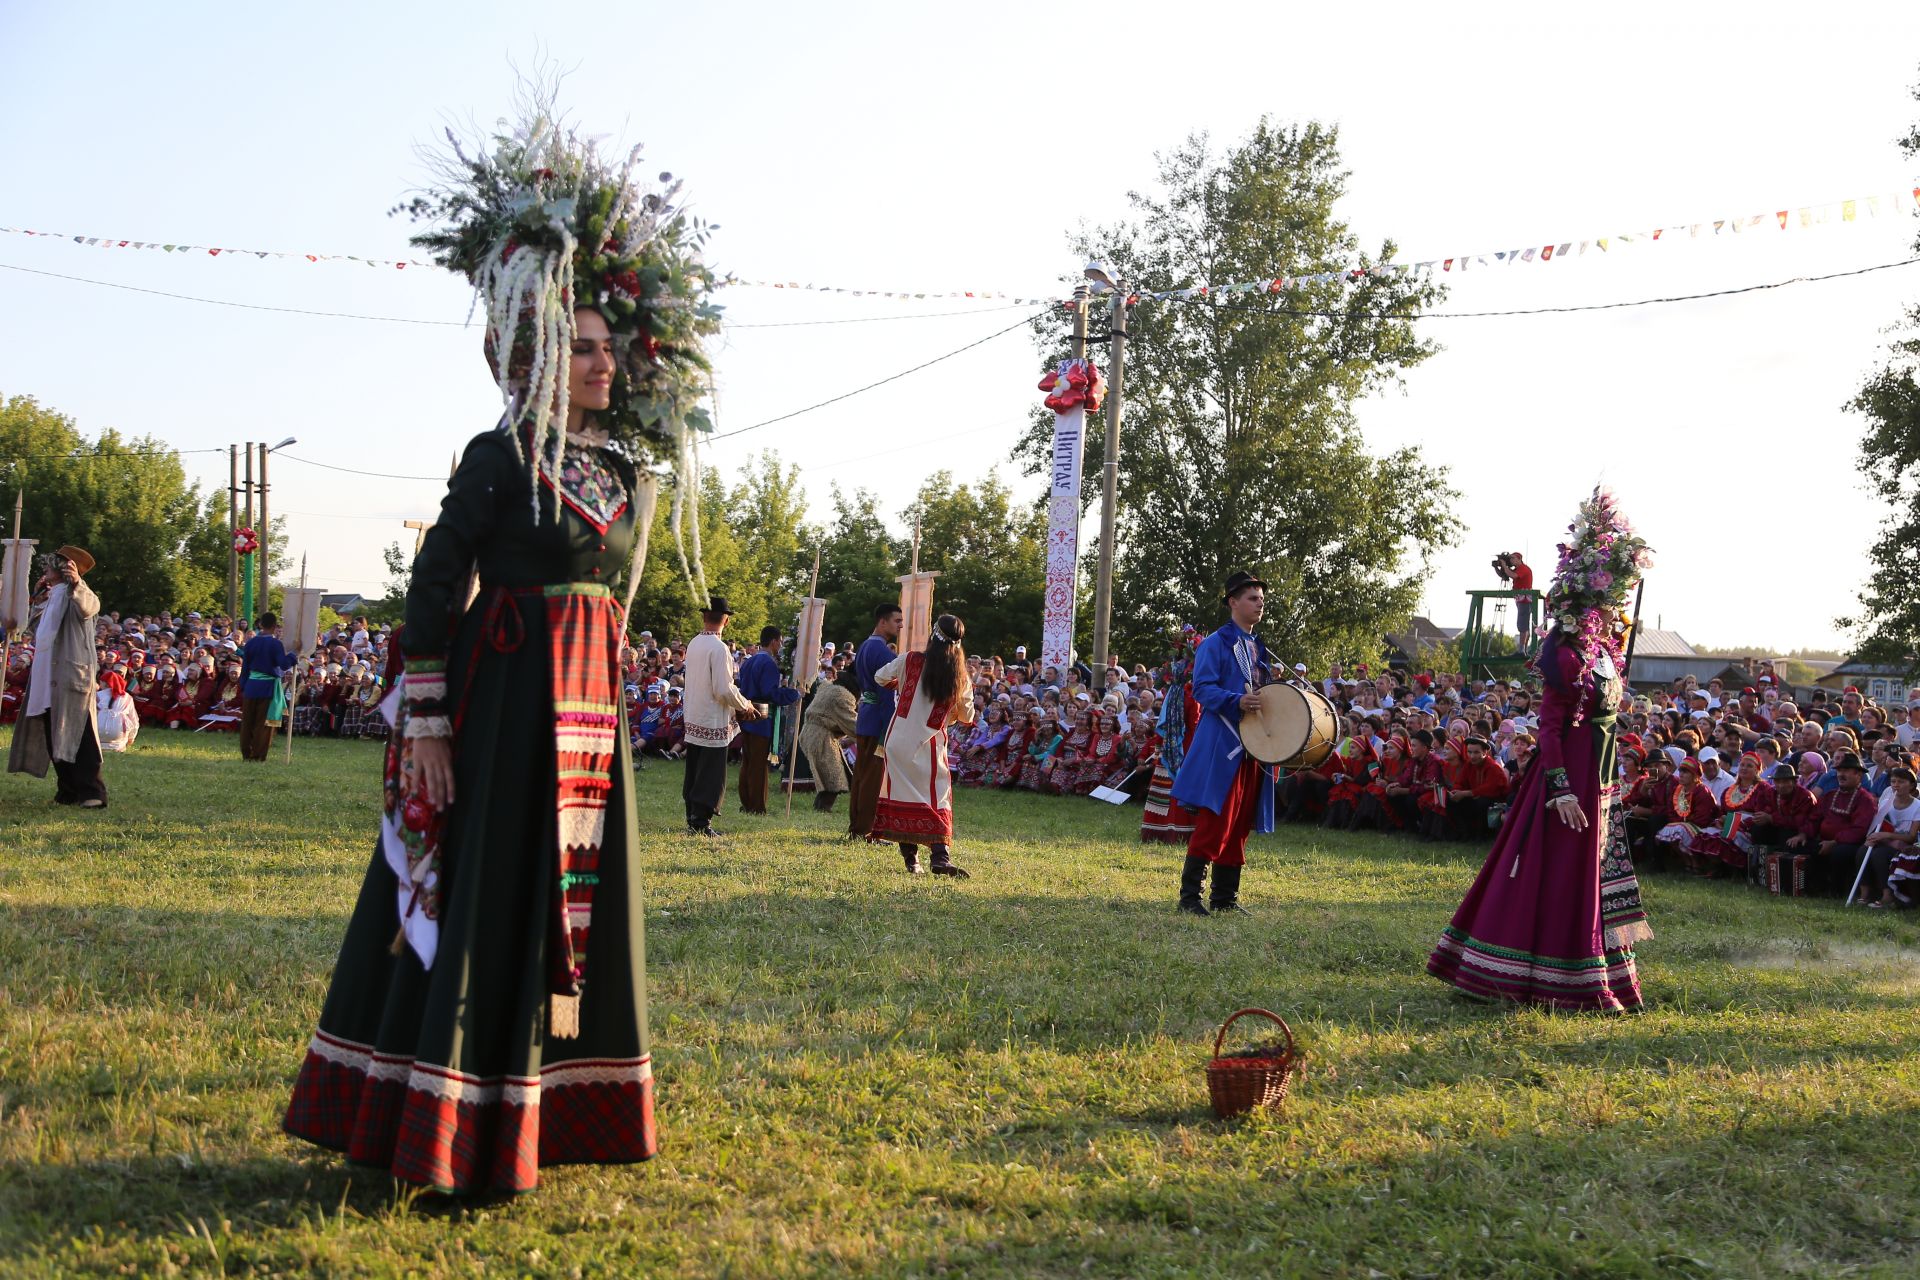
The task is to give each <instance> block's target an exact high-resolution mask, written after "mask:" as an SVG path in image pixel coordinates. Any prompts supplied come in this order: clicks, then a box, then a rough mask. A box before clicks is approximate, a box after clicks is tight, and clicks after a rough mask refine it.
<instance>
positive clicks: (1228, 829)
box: [1173, 572, 1273, 916]
mask: <svg viewBox="0 0 1920 1280" xmlns="http://www.w3.org/2000/svg"><path fill="white" fill-rule="evenodd" d="M1266 593H1267V584H1266V583H1264V582H1262V581H1260V579H1258V578H1256V577H1254V576H1253V575H1252V574H1250V573H1245V572H1239V573H1235V574H1234V575H1233V576H1232V577H1230V578H1228V579H1227V588H1226V593H1225V603H1226V606H1227V610H1228V613H1229V615H1230V617H1231V620H1230V621H1229V622H1228V623H1227V624H1226V625H1225V626H1223V627H1221V628H1220V629H1219V630H1218V631H1216V632H1214V633H1213V634H1212V635H1210V636H1208V637H1207V638H1206V639H1205V640H1202V641H1201V642H1200V645H1199V647H1198V648H1197V649H1196V650H1195V651H1194V655H1193V684H1192V692H1193V697H1194V700H1195V701H1196V702H1198V703H1199V704H1200V723H1199V724H1198V725H1197V726H1196V727H1195V728H1194V731H1193V745H1192V746H1190V747H1189V748H1188V749H1187V758H1186V760H1185V761H1184V762H1183V763H1182V764H1181V766H1180V772H1179V775H1178V776H1177V777H1176V778H1175V779H1174V784H1173V798H1174V799H1176V800H1178V801H1179V802H1180V803H1181V804H1182V805H1184V806H1186V808H1187V809H1189V810H1191V811H1192V812H1193V815H1194V826H1193V834H1192V835H1191V836H1189V837H1188V838H1187V860H1186V865H1185V866H1184V867H1183V868H1182V869H1181V872H1180V910H1182V911H1184V912H1187V913H1188V914H1189V915H1196V916H1204V915H1209V914H1211V913H1212V912H1211V911H1209V909H1208V908H1209V906H1211V908H1212V911H1241V910H1244V908H1242V907H1241V906H1240V871H1241V868H1242V867H1243V866H1245V865H1246V861H1247V857H1246V850H1247V836H1248V834H1249V833H1250V832H1251V831H1252V830H1254V829H1255V827H1256V826H1257V827H1258V829H1259V830H1261V831H1272V830H1273V771H1272V770H1271V769H1269V768H1267V767H1266V766H1264V765H1262V764H1260V763H1259V762H1258V761H1256V760H1254V758H1253V756H1252V755H1251V754H1249V753H1248V751H1247V749H1246V748H1245V746H1243V745H1242V744H1241V742H1240V716H1241V713H1242V712H1247V711H1257V709H1258V708H1259V706H1260V693H1259V688H1260V684H1261V682H1262V679H1263V677H1264V676H1265V674H1266V672H1267V668H1268V666H1269V664H1270V663H1271V662H1272V658H1271V657H1270V656H1269V655H1268V653H1267V646H1266V645H1265V644H1263V643H1261V641H1260V638H1259V637H1258V636H1256V635H1254V634H1253V628H1254V627H1255V626H1256V625H1257V624H1258V623H1259V621H1260V618H1261V616H1262V615H1263V614H1264V613H1265V612H1266V607H1267V594H1266ZM1209 866H1211V867H1212V868H1213V889H1212V893H1211V895H1210V902H1208V903H1203V902H1202V901H1201V900H1200V890H1201V887H1202V886H1203V885H1204V884H1205V883H1206V879H1207V868H1208V867H1209Z"/></svg>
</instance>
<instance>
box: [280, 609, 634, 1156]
mask: <svg viewBox="0 0 1920 1280" xmlns="http://www.w3.org/2000/svg"><path fill="white" fill-rule="evenodd" d="M484 601H485V597H484V596H483V597H482V602H483V603H484ZM505 608H506V609H507V610H510V611H512V612H514V613H516V614H519V615H521V616H520V618H519V622H520V624H521V625H520V626H518V627H511V626H510V627H508V628H507V630H508V631H509V632H510V633H511V634H512V637H513V647H512V648H511V649H508V650H506V651H503V648H502V645H501V643H500V641H499V634H500V631H501V627H500V625H499V624H500V622H501V621H502V619H501V618H500V617H499V616H497V615H496V614H494V613H493V612H492V611H489V610H488V609H486V608H483V607H475V608H473V609H471V610H469V611H468V614H467V616H466V618H465V620H464V621H463V623H462V626H461V633H460V637H459V641H458V642H457V643H456V645H455V648H454V655H455V656H454V657H453V659H452V660H451V661H450V662H449V665H448V688H449V690H450V691H451V693H452V695H453V697H454V698H455V699H456V701H458V702H461V703H462V704H463V705H464V708H465V714H464V715H463V716H462V717H461V719H460V721H459V728H458V732H457V735H456V739H455V743H454V751H455V758H454V775H455V783H454V785H455V799H456V803H455V805H454V808H453V811H452V813H451V815H450V819H449V825H448V830H447V839H446V843H445V846H444V853H443V858H442V863H441V876H442V880H443V882H444V890H443V897H442V901H441V911H440V936H439V943H438V948H437V951H436V953H435V955H434V961H433V967H432V968H431V969H428V968H426V967H424V966H423V965H422V964H421V962H420V959H419V957H418V956H417V955H416V954H415V953H414V951H413V950H412V949H411V948H408V949H406V950H404V951H403V953H402V954H400V955H395V954H393V952H392V949H391V944H392V942H393V940H394V935H395V931H396V929H397V928H398V926H399V913H398V908H397V901H398V878H397V877H396V876H395V874H394V873H393V871H392V870H390V869H389V867H388V865H387V862H386V859H385V858H384V857H383V856H382V854H381V851H380V848H379V844H378V841H377V840H376V842H375V848H374V854H373V859H372V861H371V863H370V865H369V866H368V868H367V875H366V879H365V881H364V883H363V884H362V886H361V889H360V898H359V902H358V904H357V905H356V906H355V908H354V912H353V917H352V919H351V920H350V921H349V923H348V925H347V936H346V941H345V942H344V943H342V944H341V947H340V957H339V961H338V963H337V965H336V966H335V969H334V974H333V982H332V985H331V987H330V988H329V990H328V992H327V999H326V1004H325V1006H324V1007H323V1008H322V1010H321V1013H320V1025H319V1030H318V1031H316V1032H315V1034H314V1036H313V1039H312V1040H311V1042H310V1043H309V1044H308V1047H307V1056H306V1061H305V1062H304V1064H303V1065H302V1066H301V1068H300V1075H299V1079H298V1081H297V1082H296V1083H295V1085H294V1090H293V1100H292V1102H291V1103H290V1104H289V1106H288V1108H287V1116H286V1121H285V1127H286V1131H287V1132H288V1133H290V1134H293V1135H294V1136H295V1137H299V1138H305V1139H307V1140H308V1141H310V1142H315V1143H318V1144H319V1145H321V1146H323V1147H328V1148H331V1149H333V1150H336V1151H342V1152H345V1153H346V1155H347V1156H348V1158H349V1159H351V1160H354V1161H356V1162H360V1163H365V1164H371V1165H376V1166H379V1167H381V1168H384V1169H389V1170H391V1171H392V1173H393V1176H395V1177H396V1178H400V1179H402V1180H404V1181H407V1182H411V1183H415V1184H418V1185H421V1186H426V1187H432V1188H435V1189H438V1190H442V1191H513V1192H519V1191H529V1190H532V1189H533V1187H534V1186H535V1185H536V1183H537V1182H538V1180H539V1170H540V1167H541V1166H542V1165H556V1164H578V1163H609V1164H613V1163H628V1162H632V1161H637V1160H645V1159H647V1158H648V1157H650V1156H652V1155H653V1154H654V1152H655V1150H656V1149H657V1139H656V1135H655V1132H654V1120H653V1068H652V1061H651V1058H650V1056H649V1053H648V1041H647V1007H646V961H645V940H644V935H643V912H642V906H641V897H640V878H639V869H638V866H637V864H636V858H635V848H636V843H637V837H636V826H635V821H634V802H633V790H632V778H633V773H632V769H633V762H632V759H631V757H630V754H629V748H628V745H627V733H626V724H625V719H624V716H623V717H622V722H621V726H620V733H619V734H618V744H619V748H618V755H617V757H616V758H615V761H614V766H613V791H612V794H611V795H610V796H609V797H608V811H607V823H606V834H605V837H604V843H603V845H602V851H601V857H600V868H599V872H600V884H599V887H598V889H597V891H596V892H595V894H594V899H593V930H592V934H591V936H590V939H589V942H588V948H587V963H586V966H585V971H586V973H587V975H588V976H587V980H586V984H585V986H584V988H583V993H582V996H581V1001H580V1009H579V1012H580V1035H579V1037H578V1038H569V1039H557V1038H554V1037H552V1036H550V1035H549V1034H548V1032H547V1025H548V988H549V985H550V982H549V968H548V963H547V948H548V947H549V946H552V945H555V942H556V939H555V938H554V937H553V921H554V920H555V918H556V911H555V904H554V895H555V894H556V893H557V892H558V886H557V883H556V859H557V850H556V847H555V846H556V843H557V834H556V822H555V810H554V786H555V766H554V727H553V726H554V717H553V706H552V695H551V693H550V692H549V684H548V675H547V672H548V653H549V647H550V646H549V644H548V641H547V636H546V632H545V619H544V617H543V616H542V615H541V612H540V610H541V605H540V603H539V602H538V601H525V600H515V601H513V602H512V603H510V604H508V605H506V606H505ZM506 621H507V622H508V623H511V622H512V621H513V619H506ZM469 671H470V672H471V676H472V678H471V680H470V681H469V679H468V674H469Z"/></svg>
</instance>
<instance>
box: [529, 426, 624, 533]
mask: <svg viewBox="0 0 1920 1280" xmlns="http://www.w3.org/2000/svg"><path fill="white" fill-rule="evenodd" d="M540 478H541V479H542V480H544V481H545V482H546V484H547V487H548V488H550V489H552V490H553V491H554V492H555V493H557V494H558V495H559V496H560V500H561V501H562V502H564V503H566V504H567V505H568V506H569V507H571V508H573V512H574V514H575V515H577V516H579V517H580V518H581V519H582V520H585V521H586V522H587V523H588V524H590V525H592V526H593V529H594V532H596V533H605V532H606V531H607V529H608V528H609V526H611V525H612V524H613V522H614V521H615V520H618V519H619V518H620V513H621V512H623V511H625V510H626V509H627V487H626V486H625V485H624V484H622V483H620V473H619V472H617V471H615V470H614V469H613V467H612V466H611V465H610V464H609V463H608V462H607V460H606V458H605V457H604V456H603V455H602V454H601V451H600V450H598V449H582V448H578V447H575V446H573V445H568V446H567V448H566V451H565V452H564V453H562V454H561V455H560V468H559V474H558V477H557V480H556V477H555V474H554V471H553V469H552V468H551V467H550V466H549V465H548V464H547V463H545V462H543V463H541V464H540Z"/></svg>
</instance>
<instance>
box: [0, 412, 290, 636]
mask: <svg viewBox="0 0 1920 1280" xmlns="http://www.w3.org/2000/svg"><path fill="white" fill-rule="evenodd" d="M16 496H21V497H22V498H23V499H24V501H23V511H22V518H21V524H22V525H23V526H24V528H25V533H26V536H28V537H31V538H34V539H36V540H37V541H38V544H39V545H38V546H37V547H36V548H35V550H36V551H38V552H50V551H52V550H53V549H54V548H55V547H59V546H63V545H68V544H71V545H73V546H78V547H85V548H86V549H87V550H88V551H90V552H91V553H93V555H94V557H95V558H96V559H97V560H98V561H99V563H98V565H97V566H96V567H95V568H94V570H93V572H92V573H91V574H89V575H88V579H87V580H88V582H89V583H91V584H92V586H93V588H94V590H95V591H97V592H99V594H100V598H101V599H102V601H106V602H110V603H108V604H106V606H105V607H107V608H109V609H115V610H119V611H120V612H123V613H154V612H157V611H159V610H161V609H174V610H187V609H196V610H199V611H200V612H203V613H209V612H220V611H224V610H225V608H226V599H227V558H228V553H229V551H230V549H231V548H232V546H233V530H232V526H231V524H230V523H229V521H228V518H227V517H228V511H227V493H226V491H225V490H224V489H217V488H216V489H214V490H212V491H210V492H202V491H201V489H200V486H199V485H198V484H195V483H189V482H188V480H187V475H186V470H185V468H184V467H183V466H182V465H181V462H180V455H179V453H178V452H176V451H175V450H174V448H173V447H172V446H171V445H169V444H167V443H166V442H165V441H162V440H158V439H155V438H154V437H152V436H127V435H123V434H121V433H120V432H119V431H116V430H114V429H112V428H108V429H106V430H103V431H101V432H100V434H99V435H98V436H96V437H94V438H93V439H88V438H87V437H86V436H85V435H83V434H82V433H81V431H80V428H79V426H78V425H77V424H76V423H75V422H74V421H73V419H72V418H70V417H68V416H67V415H66V414H64V413H61V412H59V411H57V410H55V409H50V408H48V407H46V406H44V405H42V404H40V403H39V402H38V401H37V400H35V399H34V398H33V397H32V396H26V395H12V396H0V537H8V538H11V537H14V536H16V534H15V531H14V530H13V528H12V527H11V526H12V523H13V508H14V499H15V497H16ZM273 526H274V528H273V537H272V539H271V543H272V546H271V551H272V554H273V556H274V572H275V575H276V576H279V575H283V574H284V572H285V569H286V542H287V535H286V522H285V520H284V519H275V520H274V522H273Z"/></svg>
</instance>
